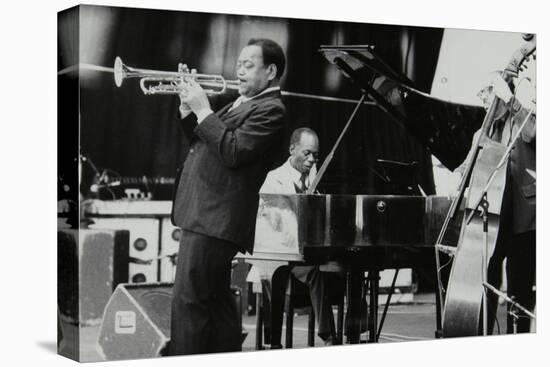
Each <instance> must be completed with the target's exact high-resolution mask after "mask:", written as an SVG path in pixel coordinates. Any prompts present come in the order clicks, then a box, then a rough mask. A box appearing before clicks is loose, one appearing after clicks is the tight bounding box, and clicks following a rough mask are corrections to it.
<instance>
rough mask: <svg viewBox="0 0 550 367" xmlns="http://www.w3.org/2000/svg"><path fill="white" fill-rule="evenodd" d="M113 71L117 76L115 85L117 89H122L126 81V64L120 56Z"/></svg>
mask: <svg viewBox="0 0 550 367" xmlns="http://www.w3.org/2000/svg"><path fill="white" fill-rule="evenodd" d="M113 71H114V74H115V84H116V86H117V87H120V86H121V85H122V81H123V80H124V64H123V63H122V59H121V58H120V57H118V56H117V57H116V59H115V66H114V67H113Z"/></svg>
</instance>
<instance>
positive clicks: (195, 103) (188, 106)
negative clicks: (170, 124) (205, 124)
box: [178, 64, 213, 123]
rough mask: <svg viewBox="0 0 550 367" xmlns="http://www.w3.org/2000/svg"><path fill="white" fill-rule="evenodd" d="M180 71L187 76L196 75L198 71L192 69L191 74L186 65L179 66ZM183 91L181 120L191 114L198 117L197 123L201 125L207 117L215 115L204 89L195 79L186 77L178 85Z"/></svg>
mask: <svg viewBox="0 0 550 367" xmlns="http://www.w3.org/2000/svg"><path fill="white" fill-rule="evenodd" d="M178 69H179V70H178V71H179V72H181V73H187V74H196V73H197V70H196V69H192V70H191V71H190V72H189V68H188V67H187V65H185V64H180V65H179V66H178ZM178 86H179V87H180V89H181V92H180V94H179V97H180V108H179V110H180V114H181V118H182V119H183V118H185V117H187V116H188V115H189V114H190V113H191V112H194V113H195V115H197V122H198V123H200V122H201V121H202V120H204V118H205V117H206V116H208V115H209V114H211V113H213V111H212V109H211V108H210V102H209V101H208V97H207V96H206V92H205V91H204V89H202V87H201V86H200V85H199V84H198V83H197V82H196V81H195V80H194V79H193V77H190V76H185V77H184V78H183V80H181V81H180V83H179V85H178Z"/></svg>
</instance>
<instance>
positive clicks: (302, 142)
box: [260, 128, 334, 345]
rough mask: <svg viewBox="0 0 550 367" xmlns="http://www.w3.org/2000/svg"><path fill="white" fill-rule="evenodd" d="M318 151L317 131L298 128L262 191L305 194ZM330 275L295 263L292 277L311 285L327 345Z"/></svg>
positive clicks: (330, 320) (330, 321)
mask: <svg viewBox="0 0 550 367" xmlns="http://www.w3.org/2000/svg"><path fill="white" fill-rule="evenodd" d="M318 151H319V139H318V137H317V134H316V133H315V131H313V130H311V129H309V128H299V129H296V130H295V131H294V132H293V133H292V136H291V138H290V147H289V152H290V157H289V158H288V160H287V161H286V162H285V163H284V164H283V165H282V166H280V167H279V168H276V169H274V170H273V171H271V172H269V173H268V175H267V178H266V180H265V182H264V184H263V186H262V187H261V189H260V193H268V194H294V193H298V194H301V193H305V192H306V190H307V189H308V187H309V185H310V184H311V183H312V182H313V179H314V178H315V174H316V172H317V170H316V168H315V163H316V162H317V154H318ZM328 275H330V274H327V273H323V272H320V271H319V268H318V267H317V266H305V265H301V266H294V267H293V268H292V270H291V276H293V277H295V278H296V279H297V280H298V281H300V282H301V283H304V284H305V285H307V286H308V288H309V293H310V298H311V304H312V306H313V311H314V313H315V316H316V319H317V326H318V335H319V337H320V338H321V339H322V340H323V341H324V343H325V345H332V344H333V335H332V334H333V332H332V330H331V325H334V320H333V315H332V308H331V305H330V302H329V301H328V298H327V294H326V293H325V291H326V289H325V288H326V286H325V284H326V279H325V277H326V276H328ZM268 297H269V295H268Z"/></svg>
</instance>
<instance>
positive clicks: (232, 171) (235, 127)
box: [172, 91, 286, 253]
mask: <svg viewBox="0 0 550 367" xmlns="http://www.w3.org/2000/svg"><path fill="white" fill-rule="evenodd" d="M231 105H232V104H229V105H227V106H225V107H224V108H222V109H221V110H220V111H218V112H217V113H215V114H211V115H209V116H208V117H206V118H205V119H204V120H203V121H202V122H201V123H200V124H199V125H197V124H196V118H195V117H194V115H192V117H191V118H189V117H188V118H186V119H185V120H184V121H183V122H182V124H183V125H182V126H183V128H184V131H186V133H187V134H188V136H189V138H190V140H191V146H190V149H189V153H188V155H187V158H186V160H185V163H184V165H183V168H182V169H181V173H180V175H179V182H177V183H176V187H177V189H176V190H177V191H176V195H175V198H174V204H173V207H172V221H173V223H174V225H176V226H179V227H181V228H182V229H185V230H188V231H191V232H195V233H201V234H204V235H207V236H211V237H216V238H220V239H224V240H227V241H230V242H233V243H234V244H236V246H237V247H238V248H239V249H240V250H241V251H242V252H244V251H248V252H250V253H252V249H253V246H254V232H255V227H256V213H257V211H258V200H259V195H258V191H259V189H260V186H261V185H262V183H263V181H264V179H265V177H266V175H267V173H268V172H269V170H270V169H271V168H272V166H273V164H274V162H275V159H276V156H277V152H278V150H279V149H280V147H281V144H282V134H283V127H284V124H285V120H286V110H285V107H284V105H283V103H282V101H281V95H280V92H279V91H275V92H269V93H266V94H264V95H261V96H258V97H256V98H254V99H252V100H250V101H248V102H245V103H243V104H241V105H240V106H238V107H237V108H235V109H233V110H231V111H229V112H228V110H229V108H230V107H231ZM191 119H194V120H195V121H194V122H193V121H191ZM192 127H194V128H193V129H192V130H191V128H192Z"/></svg>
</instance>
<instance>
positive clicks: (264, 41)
mask: <svg viewBox="0 0 550 367" xmlns="http://www.w3.org/2000/svg"><path fill="white" fill-rule="evenodd" d="M247 46H260V47H261V48H262V58H263V61H264V65H265V66H267V65H271V64H275V66H276V67H277V75H276V76H277V79H279V78H281V76H282V75H283V73H284V71H285V64H286V60H285V53H284V52H283V49H282V48H281V46H279V44H278V43H277V42H275V41H273V40H270V39H268V38H252V39H250V41H248V45H247Z"/></svg>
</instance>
